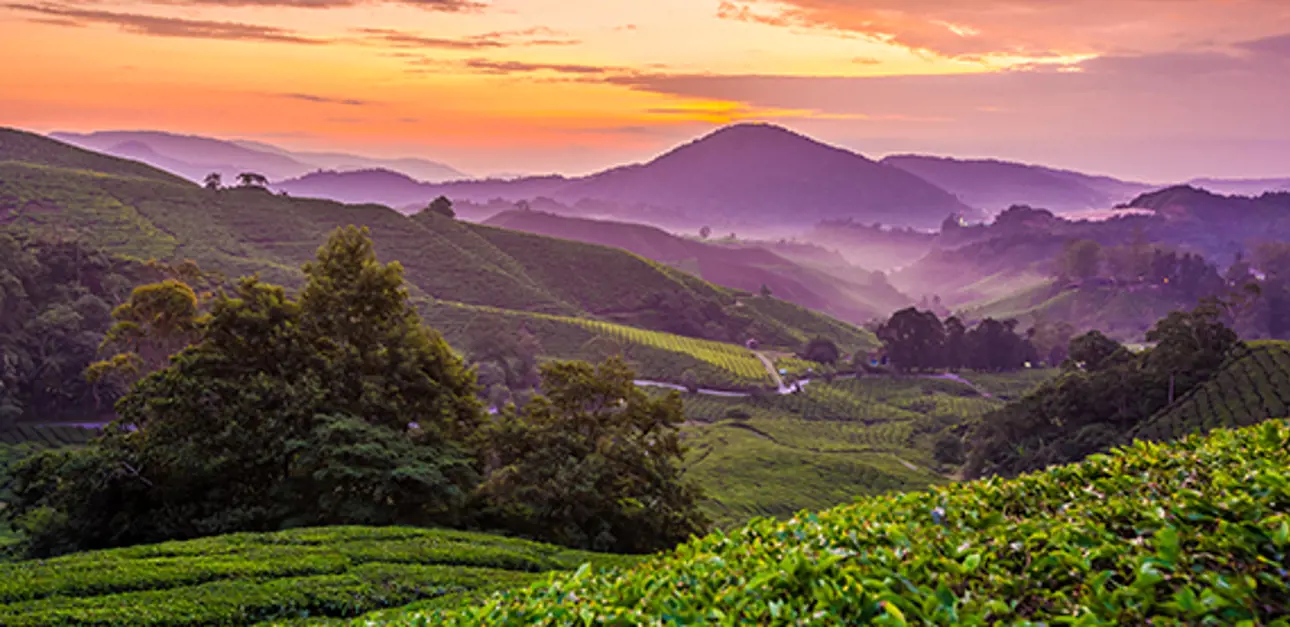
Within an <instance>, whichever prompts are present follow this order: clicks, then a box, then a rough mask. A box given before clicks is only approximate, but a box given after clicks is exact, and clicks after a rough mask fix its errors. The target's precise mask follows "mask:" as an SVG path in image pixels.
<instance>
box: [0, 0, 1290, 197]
mask: <svg viewBox="0 0 1290 627" xmlns="http://www.w3.org/2000/svg"><path fill="white" fill-rule="evenodd" d="M965 4H968V3H962V2H950V1H949V0H940V1H936V0H924V1H916V2H915V1H910V2H895V1H894V0H756V1H748V0H742V1H731V0H651V1H650V2H628V1H624V0H497V1H495V2H487V3H485V2H478V3H477V2H472V1H469V0H440V1H429V2H427V1H424V0H422V1H420V2H418V1H414V0H405V1H393V0H391V1H386V2H379V1H365V0H277V1H275V0H228V1H223V0H199V1H195V2H164V1H162V0H156V1H153V2H128V1H118V0H100V1H89V0H83V1H82V0H65V1H62V2H34V3H10V4H2V5H0V42H3V47H2V48H0V85H3V91H2V92H0V124H4V125H8V126H18V127H23V128H29V129H33V130H38V131H52V130H71V131H90V130H104V129H126V128H131V129H141V128H148V129H158V130H167V131H172V132H184V133H196V134H207V135H215V136H221V137H240V138H247V139H259V140H264V141H271V142H274V143H278V144H281V145H284V146H289V147H298V148H311V149H321V148H326V149H345V150H353V151H364V152H368V153H373V154H378V153H379V154H385V155H403V154H406V155H417V156H424V157H428V158H434V159H438V160H442V161H446V162H450V163H453V164H455V165H458V166H459V167H460V168H462V169H463V170H466V171H469V172H472V173H479V174H486V173H489V172H495V171H526V172H545V171H561V172H583V171H590V170H593V169H598V168H600V167H604V166H608V165H614V164H616V163H619V162H623V161H627V160H637V159H642V158H648V157H649V156H650V155H652V154H655V153H657V152H658V151H660V150H663V149H666V148H667V147H668V146H670V145H672V144H674V143H676V142H677V141H683V140H685V139H688V138H691V137H693V136H695V135H696V134H699V133H702V132H705V131H707V130H710V129H711V128H713V127H714V126H717V125H721V124H726V123H730V122H734V121H740V120H767V121H775V122H778V123H782V124H786V125H789V126H793V127H796V128H800V129H801V130H803V131H805V132H810V133H812V134H816V135H819V136H821V137H822V138H824V139H826V140H829V141H833V142H836V143H840V144H845V145H848V146H850V147H854V148H856V149H859V150H862V151H865V152H866V153H876V154H881V153H882V152H888V151H898V150H918V151H925V152H932V151H939V152H942V153H956V154H969V155H986V154H997V155H999V156H1012V157H1016V158H1029V159H1046V160H1048V161H1052V162H1055V163H1058V164H1062V163H1066V164H1069V165H1072V166H1083V167H1087V168H1090V169H1093V170H1101V171H1106V170H1109V169H1114V168H1116V167H1118V166H1117V163H1118V162H1117V161H1115V159H1114V158H1113V157H1111V156H1107V158H1106V159H1105V161H1103V162H1102V163H1099V162H1098V159H1099V158H1100V157H1101V156H1103V155H1104V154H1105V153H1107V152H1108V150H1107V145H1109V144H1105V143H1098V140H1099V138H1101V137H1102V133H1103V132H1105V133H1106V134H1108V136H1109V135H1111V134H1113V135H1114V136H1115V137H1117V138H1119V137H1123V136H1124V135H1125V134H1126V133H1128V134H1131V135H1132V136H1134V137H1136V138H1137V139H1136V141H1148V140H1149V139H1150V138H1151V137H1153V136H1157V135H1159V136H1170V137H1177V136H1178V129H1180V128H1181V129H1187V132H1189V133H1191V134H1192V135H1194V139H1195V140H1196V141H1197V142H1213V141H1216V140H1221V141H1229V140H1231V139H1233V138H1236V139H1239V138H1243V137H1248V136H1250V135H1251V132H1252V130H1253V129H1255V128H1259V129H1261V132H1262V133H1263V138H1264V139H1263V140H1262V141H1265V142H1266V141H1267V133H1269V132H1271V133H1273V137H1272V140H1274V141H1277V142H1281V141H1290V131H1286V130H1281V131H1270V130H1268V129H1269V125H1270V124H1271V123H1272V117H1271V116H1272V115H1273V114H1274V113H1275V112H1274V111H1273V110H1272V109H1273V107H1272V105H1270V104H1268V102H1269V100H1268V99H1269V98H1273V97H1276V96H1277V95H1281V96H1284V95H1286V93H1287V92H1290V86H1287V85H1286V83H1287V81H1286V80H1285V79H1284V78H1281V79H1279V80H1272V81H1269V80H1267V79H1266V77H1265V78H1263V79H1260V78H1259V76H1260V75H1259V74H1258V72H1267V73H1270V72H1272V71H1273V70H1276V71H1277V72H1279V71H1280V70H1284V69H1285V68H1286V63H1287V59H1288V58H1290V45H1287V44H1286V43H1285V42H1284V41H1281V40H1279V39H1277V37H1278V36H1283V35H1284V33H1287V32H1290V7H1288V6H1287V4H1286V3H1283V2H1280V1H1278V0H1226V1H1219V0H1176V1H1175V0H1167V1H1164V0H1162V1H1149V0H1125V1H1122V2H1121V1H1116V0H1062V1H1060V2H1040V1H1039V0H1030V1H1027V0H984V1H983V2H980V3H975V2H974V3H971V4H972V6H973V7H976V8H975V9H970V8H965V7H964V6H963V5H965ZM1282 39H1284V36H1283V37H1282ZM1260 41H1265V42H1272V44H1269V45H1267V46H1265V47H1264V48H1255V47H1251V45H1252V43H1255V42H1260ZM1188 55H1190V56H1188ZM1225 60H1231V61H1232V62H1234V63H1244V64H1247V65H1248V67H1242V68H1241V72H1239V73H1235V72H1234V73H1232V74H1231V75H1227V74H1225V75H1223V76H1219V77H1217V78H1218V80H1220V81H1223V82H1221V83H1220V86H1221V87H1222V88H1224V89H1230V88H1233V87H1232V86H1231V85H1228V82H1230V81H1237V80H1242V79H1240V76H1244V77H1245V78H1244V79H1243V80H1245V81H1247V83H1248V85H1247V86H1248V87H1249V88H1250V89H1252V90H1254V92H1255V93H1250V94H1246V95H1245V96H1243V97H1242V98H1241V99H1240V102H1239V103H1237V104H1236V105H1232V104H1231V103H1228V104H1227V105H1226V106H1225V107H1223V106H1218V103H1209V102H1208V99H1207V98H1206V97H1200V98H1199V99H1198V100H1199V102H1192V103H1190V104H1189V108H1188V109H1187V110H1186V111H1181V110H1177V107H1178V106H1179V105H1178V100H1177V99H1179V98H1182V97H1184V96H1186V97H1190V96H1191V95H1192V94H1189V93H1188V92H1187V91H1186V90H1183V91H1179V90H1180V89H1181V88H1182V86H1183V85H1185V84H1186V81H1184V80H1182V79H1180V78H1178V77H1177V76H1176V74H1177V73H1179V72H1183V73H1186V72H1195V71H1206V72H1222V71H1225V70H1224V68H1223V67H1216V68H1215V69H1210V68H1209V65H1207V64H1214V63H1216V62H1217V63H1220V64H1221V63H1222V62H1224V61H1225ZM1229 69H1230V68H1229ZM1251 69H1253V70H1256V72H1254V73H1253V74H1252V73H1251ZM1237 74H1239V75H1240V76H1237ZM1276 75H1278V76H1282V77H1283V76H1285V75H1286V74H1281V73H1278V74H1276ZM1171 76H1172V77H1173V79H1172V80H1170V77H1171ZM992 77H993V78H992ZM1059 77H1065V78H1067V79H1070V80H1067V81H1065V82H1063V83H1060V84H1058V81H1057V79H1058V78H1059ZM999 80H1005V81H1008V84H1007V86H1005V87H999V86H998V85H996V82H997V81H999ZM1074 81H1082V82H1081V83H1080V84H1075V83H1074ZM1129 86H1135V87H1136V88H1137V91H1136V92H1134V93H1128V92H1127V91H1125V90H1127V88H1128V87H1129ZM1050 99H1052V100H1053V101H1052V102H1050ZM1147 101H1150V105H1149V104H1148V102H1147ZM1285 101H1286V100H1285V99H1284V98H1283V99H1282V100H1281V102H1285ZM1211 104H1212V105H1213V106H1211ZM1233 106H1235V107H1237V108H1238V109H1244V110H1243V111H1234V110H1232V107H1233ZM1220 112H1221V113H1222V114H1223V115H1221V116H1219V115H1218V114H1219V113H1220ZM1281 112H1282V113H1284V106H1282V107H1281ZM1284 126H1285V125H1282V127H1283V128H1284ZM1276 133H1280V134H1281V135H1280V136H1276ZM1021 138H1026V139H1028V140H1029V139H1035V138H1043V139H1044V140H1045V141H1044V144H1045V145H1046V146H1047V148H1046V149H1045V150H1037V149H1036V148H1035V146H1033V145H1031V144H1027V145H1021V144H1018V143H1017V142H1018V141H1020V139H1021ZM1089 142H1092V143H1091V144H1090V143H1089ZM1032 144H1033V142H1032ZM1196 145H1197V146H1199V145H1200V144H1196ZM1280 145H1281V144H1277V146H1280ZM1272 148H1275V146H1273V147H1267V146H1265V149H1268V150H1271V149H1272ZM1197 150H1199V148H1197ZM1210 152H1211V153H1212V150H1211V151H1210ZM1283 152H1284V151H1283ZM1183 156H1186V155H1183ZM1179 159H1180V160H1179V161H1178V162H1177V163H1173V164H1170V163H1165V164H1163V165H1161V166H1160V167H1159V168H1158V170H1159V171H1158V172H1153V171H1152V170H1151V169H1150V168H1149V167H1146V166H1144V167H1143V168H1140V170H1139V171H1138V172H1132V171H1130V172H1124V173H1123V174H1125V175H1142V176H1152V175H1155V174H1160V175H1163V174H1164V173H1165V172H1166V171H1169V170H1171V169H1173V170H1179V171H1180V172H1181V170H1184V169H1187V170H1188V171H1190V170H1198V169H1205V168H1209V169H1206V170H1205V172H1204V173H1220V174H1221V172H1216V171H1215V168H1216V167H1217V166H1218V165H1219V164H1221V163H1222V161H1221V160H1219V159H1211V160H1209V161H1206V160H1204V159H1203V158H1202V157H1201V156H1200V155H1199V153H1198V154H1197V156H1196V158H1194V159H1191V160H1187V159H1183V158H1182V157H1179ZM1263 161H1266V160H1263ZM1211 163H1212V164H1214V166H1215V167H1212V168H1211V167H1209V165H1208V164H1211ZM1265 166H1266V167H1272V168H1274V169H1276V168H1290V163H1287V161H1285V160H1284V159H1283V160H1281V161H1280V162H1279V163H1277V164H1272V165H1267V164H1265ZM1246 171H1248V168H1247V169H1246ZM1259 173H1260V172H1254V174H1259Z"/></svg>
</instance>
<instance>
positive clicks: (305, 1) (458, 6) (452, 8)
mask: <svg viewBox="0 0 1290 627" xmlns="http://www.w3.org/2000/svg"><path fill="white" fill-rule="evenodd" d="M145 1H147V2H149V3H150V4H166V5H177V6H209V7H279V8H295V9H340V8H346V7H354V6H360V5H365V4H402V5H406V6H412V7H417V8H420V9H425V10H427V11H439V12H444V13H466V12H476V11H481V10H483V9H486V8H488V4H487V3H484V2H479V1H477V0H145Z"/></svg>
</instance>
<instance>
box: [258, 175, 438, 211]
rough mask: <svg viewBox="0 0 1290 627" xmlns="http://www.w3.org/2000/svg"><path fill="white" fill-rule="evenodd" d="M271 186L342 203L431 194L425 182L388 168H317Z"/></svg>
mask: <svg viewBox="0 0 1290 627" xmlns="http://www.w3.org/2000/svg"><path fill="white" fill-rule="evenodd" d="M272 189H274V190H275V191H281V192H286V193H288V194H290V195H292V196H303V197H308V198H326V199H328V200H335V201H337V202H343V203H366V202H374V203H379V204H382V205H388V206H390V207H401V206H404V205H419V206H420V207H424V206H425V205H427V204H429V201H430V200H431V199H433V198H434V195H433V194H434V191H433V189H434V188H433V187H432V186H431V185H429V184H427V183H422V182H420V181H417V180H414V179H413V178H412V177H410V176H408V175H406V174H402V173H400V172H394V171H391V170H383V169H374V170H355V171H350V172H334V171H318V172H310V173H309V174H306V175H304V176H301V177H298V178H293V179H287V180H285V181H280V182H278V183H274V184H273V186H272Z"/></svg>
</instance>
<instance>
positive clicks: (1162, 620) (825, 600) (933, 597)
mask: <svg viewBox="0 0 1290 627" xmlns="http://www.w3.org/2000/svg"><path fill="white" fill-rule="evenodd" d="M1288 464H1290V424H1287V423H1286V422H1285V421H1283V420H1278V421H1271V422H1267V423H1264V424H1262V425H1259V426H1257V427H1250V428H1246V429H1242V430H1239V431H1226V430H1223V431H1217V432H1214V433H1213V434H1211V435H1210V436H1208V437H1204V438H1201V437H1193V438H1189V439H1187V440H1184V441H1181V442H1177V443H1174V444H1172V445H1168V446H1165V445H1153V444H1147V443H1139V444H1135V445H1134V446H1133V447H1131V448H1127V449H1120V450H1117V451H1115V452H1113V453H1111V454H1108V455H1097V456H1094V457H1092V458H1089V459H1088V460H1085V461H1084V462H1081V463H1078V464H1074V465H1070V466H1065V467H1057V468H1052V469H1049V470H1047V471H1044V472H1040V473H1036V474H1032V475H1026V476H1023V477H1020V478H1017V479H1012V480H991V481H976V482H971V483H961V484H952V485H949V486H946V487H940V488H934V489H932V490H930V491H928V492H920V493H911V494H902V495H890V496H881V497H871V498H867V499H864V500H861V501H859V502H858V503H856V504H855V505H850V506H844V507H839V508H837V509H834V510H831V511H827V512H823V513H820V514H805V513H804V514H800V515H798V516H797V517H795V518H794V519H792V520H789V521H786V522H778V521H773V520H766V519H763V520H758V521H754V522H753V523H751V524H749V525H748V526H747V527H745V528H742V529H738V530H734V531H732V532H730V533H728V534H721V533H717V534H713V535H710V536H707V537H705V538H702V539H698V540H694V541H692V542H690V543H688V544H686V545H683V546H681V547H680V548H678V549H677V550H676V551H674V552H672V553H670V554H667V555H663V556H659V557H657V558H655V559H652V560H649V561H646V562H644V563H642V564H640V565H638V566H636V567H635V568H633V569H630V570H627V571H621V572H614V573H607V574H603V575H591V574H584V575H580V576H574V577H557V578H556V579H555V580H554V581H552V582H549V583H546V582H544V583H543V584H541V585H536V586H532V587H529V588H528V589H525V590H517V591H512V592H508V593H503V594H501V595H499V596H498V597H495V598H494V599H493V600H491V601H489V602H484V603H478V604H473V605H471V606H468V607H458V608H451V609H449V608H444V609H441V610H436V611H420V612H416V611H414V612H409V613H407V614H406V615H404V616H403V617H402V618H400V619H398V620H395V621H392V624H400V625H413V624H427V623H429V624H436V625H445V626H449V627H451V626H456V625H461V626H465V625H484V624H486V625H498V626H506V625H529V624H543V625H575V624H586V623H585V622H583V620H584V619H583V618H581V617H588V618H590V619H594V621H595V622H596V623H597V624H622V625H627V624H633V625H663V624H722V625H736V624H749V625H770V624H775V625H789V624H810V625H857V624H893V625H896V624H911V623H914V624H939V625H949V624H1037V623H1042V624H1061V623H1070V624H1084V625H1094V624H1096V625H1116V624H1119V625H1128V624H1136V625H1143V624H1240V623H1244V624H1280V623H1281V622H1284V618H1285V617H1287V616H1288V615H1290V605H1287V603H1286V599H1287V598H1290V583H1287V580H1286V578H1285V565H1286V562H1285V560H1286V551H1287V549H1288V548H1290V523H1288V522H1287V520H1288V516H1290V484H1287V482H1286V481H1285V468H1286V466H1287V465H1288ZM1278 619H1282V620H1280V621H1279V622H1278ZM419 621H425V622H419Z"/></svg>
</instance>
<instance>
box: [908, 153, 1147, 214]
mask: <svg viewBox="0 0 1290 627" xmlns="http://www.w3.org/2000/svg"><path fill="white" fill-rule="evenodd" d="M882 163H884V164H886V165H890V166H893V167H897V168H900V169H902V170H905V171H906V172H909V173H910V174H913V175H915V176H918V177H919V178H922V179H923V180H926V181H928V182H929V183H932V184H933V185H936V186H938V187H940V188H941V189H944V190H946V191H948V192H950V193H951V194H954V195H956V196H958V198H959V200H962V201H963V202H965V203H967V204H968V205H971V206H973V207H976V208H978V209H982V210H985V211H988V212H991V213H993V212H997V211H1002V210H1003V209H1005V208H1007V207H1010V206H1012V205H1018V204H1024V205H1031V206H1034V207H1043V208H1045V209H1051V210H1052V211H1055V212H1067V211H1081V210H1085V209H1109V208H1110V207H1112V206H1114V205H1116V204H1119V203H1122V202H1126V201H1128V200H1131V199H1132V198H1133V197H1135V196H1137V195H1138V194H1141V193H1144V192H1147V191H1150V190H1151V189H1154V187H1153V186H1151V185H1147V184H1144V183H1131V182H1127V181H1121V180H1118V179H1114V178H1111V177H1108V176H1091V175H1088V174H1083V173H1080V172H1072V171H1069V170H1055V169H1052V168H1046V167H1042V166H1037V165H1029V164H1024V163H1013V162H1008V161H999V160H995V159H951V158H945V157H932V156H925V155H893V156H890V157H887V158H885V159H883V160H882Z"/></svg>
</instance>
